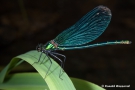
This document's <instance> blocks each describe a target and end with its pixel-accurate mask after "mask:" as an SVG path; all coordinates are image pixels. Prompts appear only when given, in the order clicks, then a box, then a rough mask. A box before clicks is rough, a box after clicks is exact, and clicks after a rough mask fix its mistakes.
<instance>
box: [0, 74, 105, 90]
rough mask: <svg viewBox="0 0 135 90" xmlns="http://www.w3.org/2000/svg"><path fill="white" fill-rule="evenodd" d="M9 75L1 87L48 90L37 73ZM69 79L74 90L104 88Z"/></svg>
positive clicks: (97, 89) (16, 89) (14, 89)
mask: <svg viewBox="0 0 135 90" xmlns="http://www.w3.org/2000/svg"><path fill="white" fill-rule="evenodd" d="M9 77H10V78H11V79H9V80H8V81H6V82H5V83H2V84H0V87H1V88H6V87H8V90H49V88H48V86H47V84H46V83H45V82H44V80H43V79H42V77H41V76H40V75H39V73H18V74H13V75H9V76H8V78H9ZM26 80H27V81H26ZM71 80H72V82H73V83H74V85H75V87H76V90H105V89H103V88H101V87H99V86H97V85H95V84H93V83H91V82H88V81H85V80H81V79H77V78H71ZM69 90H72V89H69Z"/></svg>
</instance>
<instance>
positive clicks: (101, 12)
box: [54, 6, 111, 46]
mask: <svg viewBox="0 0 135 90" xmlns="http://www.w3.org/2000/svg"><path fill="white" fill-rule="evenodd" d="M110 20H111V11H110V9H109V8H107V7H105V6H98V7H96V8H94V9H93V10H91V11H90V12H88V13H87V14H86V15H85V16H83V17H82V18H81V19H80V20H79V21H78V22H76V23H75V24H74V25H73V26H71V27H70V28H68V29H66V30H65V31H63V32H62V33H60V34H59V35H58V36H57V37H56V38H55V39H54V41H55V42H56V43H57V44H58V46H76V45H83V44H86V43H89V42H91V41H93V40H95V39H96V38H98V37H99V36H100V35H101V34H102V33H103V32H104V30H105V29H106V28H107V26H108V24H109V22H110Z"/></svg>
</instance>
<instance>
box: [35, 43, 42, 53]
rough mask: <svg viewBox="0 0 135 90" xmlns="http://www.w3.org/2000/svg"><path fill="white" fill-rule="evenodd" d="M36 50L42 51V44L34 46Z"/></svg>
mask: <svg viewBox="0 0 135 90" xmlns="http://www.w3.org/2000/svg"><path fill="white" fill-rule="evenodd" d="M36 50H37V51H38V52H41V51H42V44H38V45H37V47H36Z"/></svg>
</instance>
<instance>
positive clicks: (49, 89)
mask: <svg viewBox="0 0 135 90" xmlns="http://www.w3.org/2000/svg"><path fill="white" fill-rule="evenodd" d="M40 54H41V53H39V52H37V51H35V50H34V51H30V52H27V53H25V54H22V55H19V56H17V57H15V58H13V59H12V60H11V61H10V63H9V64H8V65H7V66H6V67H5V68H4V69H3V70H2V71H1V73H0V89H6V90H105V89H103V88H101V87H99V86H97V85H95V84H93V83H91V82H88V81H85V80H81V79H76V78H71V79H70V78H69V77H68V76H67V74H66V73H63V75H62V77H61V78H62V79H63V80H61V79H60V78H59V73H60V70H61V67H60V66H59V65H58V64H57V63H56V62H55V61H54V60H52V67H51V69H50V71H49V74H48V75H47V77H46V78H44V77H45V75H46V72H47V70H48V67H49V66H50V62H49V60H48V59H47V58H44V57H45V54H43V55H42V57H41V62H39V63H35V62H37V61H38V59H39V56H40ZM44 59H45V60H44ZM42 60H43V61H42ZM23 61H26V62H28V63H29V64H30V65H32V66H33V67H34V68H35V69H36V70H37V71H38V73H17V74H10V73H9V72H10V71H11V70H12V69H13V68H14V67H17V66H18V65H19V64H21V63H22V62H23ZM24 68H25V67H24ZM71 80H72V81H71ZM72 82H73V83H72ZM73 84H74V85H75V87H74V85H73ZM75 88H76V89H75Z"/></svg>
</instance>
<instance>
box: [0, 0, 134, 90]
mask: <svg viewBox="0 0 135 90" xmlns="http://www.w3.org/2000/svg"><path fill="white" fill-rule="evenodd" d="M98 5H104V6H107V7H108V8H110V9H111V11H112V20H111V23H110V24H109V26H108V28H107V29H106V31H105V32H104V33H103V34H102V35H101V36H100V37H99V38H98V39H96V40H95V41H94V42H92V43H99V42H105V41H112V40H130V41H132V44H130V45H112V46H103V47H96V48H90V49H84V50H71V51H64V52H61V53H62V54H64V55H66V57H67V60H66V64H65V71H66V72H67V74H68V75H69V76H70V77H76V78H81V79H85V80H88V81H90V82H93V83H95V84H98V85H102V84H104V85H118V84H119V85H130V88H122V89H121V88H107V89H109V90H112V89H113V90H131V89H132V88H135V86H134V85H135V84H134V83H135V81H134V80H135V79H134V76H135V72H134V69H135V68H134V65H135V48H134V42H135V38H134V36H135V1H134V0H0V68H1V69H2V68H3V67H4V66H6V65H7V64H8V63H9V61H10V60H11V59H12V58H13V57H15V56H17V55H19V54H22V53H25V52H27V51H30V50H35V47H36V46H37V44H38V43H46V42H47V41H49V40H52V39H54V38H55V37H56V36H57V35H58V34H59V33H60V32H62V31H63V30H64V29H66V28H68V27H70V26H71V25H73V24H74V23H75V22H77V21H78V20H79V19H80V18H81V17H82V16H83V15H85V14H86V13H87V12H89V11H90V10H92V9H93V8H94V7H96V6H98ZM27 66H28V65H27ZM25 69H26V70H27V71H33V69H31V68H29V66H28V67H25Z"/></svg>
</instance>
